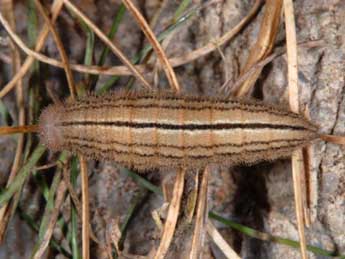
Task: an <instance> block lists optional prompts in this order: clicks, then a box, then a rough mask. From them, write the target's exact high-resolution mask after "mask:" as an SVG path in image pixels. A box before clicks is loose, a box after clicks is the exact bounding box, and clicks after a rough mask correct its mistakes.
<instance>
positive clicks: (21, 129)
mask: <svg viewBox="0 0 345 259" xmlns="http://www.w3.org/2000/svg"><path fill="white" fill-rule="evenodd" d="M30 132H38V126H37V125H28V126H18V127H0V135H11V134H16V133H30Z"/></svg>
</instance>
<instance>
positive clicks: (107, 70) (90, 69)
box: [0, 0, 261, 98]
mask: <svg viewBox="0 0 345 259" xmlns="http://www.w3.org/2000/svg"><path fill="white" fill-rule="evenodd" d="M61 1H63V0H58V1H56V2H55V4H56V5H55V6H54V4H53V6H52V17H53V18H52V21H53V22H54V21H55V19H56V17H57V15H58V13H59V12H60V9H61V5H58V4H59V3H60V2H61ZM260 5H261V1H260V0H257V1H256V3H255V5H254V6H253V8H252V9H251V10H250V12H249V14H248V15H247V16H246V17H245V18H243V19H242V21H241V22H240V23H239V24H238V25H237V26H236V27H235V28H233V29H232V30H231V31H229V32H227V33H226V34H225V35H223V36H222V37H220V38H218V39H215V40H213V41H212V42H210V43H208V44H207V45H205V46H203V47H201V48H199V49H196V50H194V51H192V52H190V53H187V54H185V55H182V56H181V57H175V58H171V59H169V62H170V63H171V65H172V66H173V67H177V66H181V65H184V64H187V63H188V62H191V61H193V60H194V59H196V58H199V57H202V56H204V55H206V54H208V53H210V52H212V51H214V50H215V49H217V46H221V45H223V44H224V43H225V42H227V41H229V40H231V39H232V38H233V37H234V36H235V35H236V34H237V33H238V32H239V31H240V30H241V29H242V28H243V27H244V26H245V25H246V24H247V23H248V21H249V20H250V19H251V18H253V16H254V15H255V14H256V13H257V11H258V9H259V7H260ZM1 18H2V17H1V15H0V21H2V22H3V20H4V19H3V20H1ZM4 21H5V24H4V27H5V29H6V30H7V32H8V33H9V34H10V35H11V37H12V38H13V40H14V41H15V42H16V44H17V45H18V46H19V47H20V48H21V49H22V51H24V52H25V53H26V54H27V55H28V56H29V57H28V58H27V59H26V60H25V62H24V64H23V65H22V67H21V69H20V70H19V71H18V73H17V74H16V75H15V76H14V77H13V78H12V79H11V81H10V82H9V83H8V84H7V85H5V86H4V88H3V89H2V90H1V91H0V98H2V97H4V96H5V95H6V94H7V93H8V92H9V91H10V90H11V89H12V88H13V87H14V86H15V83H16V82H17V80H19V79H20V78H22V77H23V76H24V75H25V74H26V72H27V71H28V69H29V68H30V66H31V65H32V62H33V61H34V59H37V60H39V61H41V62H44V63H47V64H49V65H52V66H56V67H60V68H63V63H62V62H60V61H58V60H56V59H53V58H49V57H47V56H45V55H43V54H40V53H38V52H37V50H39V49H41V47H42V46H43V43H44V40H45V38H46V36H47V34H48V28H47V27H44V28H43V30H42V32H41V34H40V36H39V39H38V41H37V42H38V43H37V45H36V48H35V49H36V51H34V50H31V49H30V48H28V47H27V46H26V45H25V44H24V42H23V41H22V40H21V39H20V38H19V37H18V36H16V34H15V33H14V32H13V31H12V30H11V28H9V27H7V26H6V20H4ZM15 36H16V37H15ZM214 42H217V44H215V43H214ZM70 67H71V69H73V70H75V71H78V72H81V73H88V74H97V75H99V74H102V75H118V76H126V75H132V72H131V70H129V69H128V68H127V67H126V66H114V67H99V66H85V65H79V64H70ZM135 67H136V69H137V70H138V72H140V73H147V72H148V71H150V69H149V67H148V66H144V65H138V66H135Z"/></svg>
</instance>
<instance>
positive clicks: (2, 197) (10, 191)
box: [0, 145, 46, 206]
mask: <svg viewBox="0 0 345 259" xmlns="http://www.w3.org/2000/svg"><path fill="white" fill-rule="evenodd" d="M45 150H46V148H45V147H44V146H43V145H38V146H37V147H36V149H35V150H34V152H33V153H32V155H31V157H30V158H29V159H28V161H27V163H26V164H25V165H24V166H23V167H22V168H21V169H20V170H19V173H18V174H17V176H16V177H15V179H14V181H13V182H12V183H11V184H10V186H8V188H6V189H5V190H4V191H3V192H1V194H0V206H2V205H3V204H4V203H5V202H7V201H9V200H10V199H11V198H12V196H13V195H14V193H16V192H17V191H19V190H20V189H21V187H22V185H23V184H24V182H25V180H26V179H27V178H28V176H29V174H30V172H31V170H32V168H33V167H34V166H35V165H36V163H37V161H38V160H39V159H40V158H41V156H42V155H43V153H44V152H45Z"/></svg>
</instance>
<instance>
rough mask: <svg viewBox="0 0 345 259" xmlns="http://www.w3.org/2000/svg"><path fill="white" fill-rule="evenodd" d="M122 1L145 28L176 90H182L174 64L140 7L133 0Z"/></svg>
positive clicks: (144, 30)
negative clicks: (171, 62)
mask: <svg viewBox="0 0 345 259" xmlns="http://www.w3.org/2000/svg"><path fill="white" fill-rule="evenodd" d="M122 2H123V3H124V5H125V6H126V7H127V9H128V10H129V11H130V12H131V13H132V15H133V16H134V18H135V19H136V20H137V22H138V24H139V26H140V28H141V29H142V30H143V32H144V34H145V36H146V37H147V39H148V40H149V42H150V43H151V45H152V47H153V49H154V50H155V52H156V53H157V57H158V59H159V60H160V62H161V64H162V66H163V69H164V71H165V74H166V76H167V78H168V81H169V83H170V86H171V87H173V88H175V90H176V92H180V90H181V89H180V85H179V83H178V81H177V78H176V75H175V72H174V70H173V68H172V66H171V64H170V62H169V60H168V58H167V56H166V55H165V53H164V50H163V48H162V47H161V45H160V44H159V42H158V40H157V38H156V36H155V35H154V33H153V32H152V30H151V28H150V26H149V25H148V24H147V22H146V20H145V19H144V17H143V16H142V15H141V13H140V12H139V11H138V9H137V8H136V7H135V5H134V4H133V3H132V1H130V0H122Z"/></svg>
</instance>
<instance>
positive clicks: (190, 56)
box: [169, 0, 262, 67]
mask: <svg viewBox="0 0 345 259" xmlns="http://www.w3.org/2000/svg"><path fill="white" fill-rule="evenodd" d="M261 4H262V1H261V0H256V1H255V4H254V5H253V7H252V9H251V10H250V11H249V13H248V14H247V16H246V17H244V18H243V19H242V20H241V21H240V22H239V23H238V24H237V25H236V26H235V27H234V28H232V29H231V30H230V31H228V32H227V33H226V34H224V35H223V36H221V37H220V38H217V39H214V40H212V41H211V42H209V43H208V44H206V45H205V46H203V47H201V48H199V49H196V50H194V51H191V52H189V53H186V54H184V55H181V56H180V57H176V58H171V59H170V60H169V61H170V63H171V65H172V66H173V67H177V66H181V65H184V64H187V63H189V62H191V61H193V60H195V59H197V58H200V57H202V56H205V55H207V54H208V53H211V52H212V51H214V50H216V49H217V48H218V47H219V46H222V45H223V44H225V43H226V42H228V41H230V40H231V39H232V38H233V37H234V36H235V35H236V34H237V33H239V32H240V31H241V30H242V29H243V28H244V26H245V25H246V24H247V23H248V22H249V21H250V20H251V19H252V18H253V17H254V16H255V15H256V13H257V12H258V10H259V8H260V6H261ZM215 42H217V44H215Z"/></svg>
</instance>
